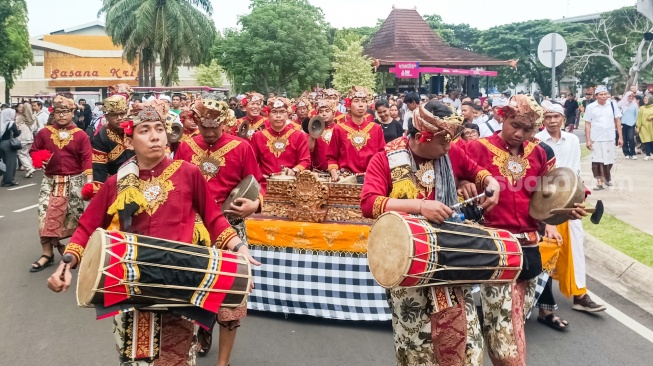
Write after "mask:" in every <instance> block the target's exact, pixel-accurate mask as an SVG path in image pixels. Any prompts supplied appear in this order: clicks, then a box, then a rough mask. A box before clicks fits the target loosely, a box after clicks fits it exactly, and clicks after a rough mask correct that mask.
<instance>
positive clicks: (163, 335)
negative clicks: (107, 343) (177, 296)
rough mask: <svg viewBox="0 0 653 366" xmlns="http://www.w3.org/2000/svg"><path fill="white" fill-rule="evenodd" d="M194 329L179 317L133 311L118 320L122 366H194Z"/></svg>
mask: <svg viewBox="0 0 653 366" xmlns="http://www.w3.org/2000/svg"><path fill="white" fill-rule="evenodd" d="M194 328H195V327H194V325H193V323H191V322H190V321H188V320H184V319H182V318H181V317H179V316H175V315H172V314H167V313H159V312H147V311H143V312H141V311H132V312H126V313H123V314H120V315H117V316H115V317H114V320H113V335H114V337H115V340H116V348H117V350H118V354H119V357H120V366H194V365H195V360H196V359H195V356H196V355H195V350H196V344H195V332H194Z"/></svg>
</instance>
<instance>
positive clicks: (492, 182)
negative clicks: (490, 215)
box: [480, 177, 501, 211]
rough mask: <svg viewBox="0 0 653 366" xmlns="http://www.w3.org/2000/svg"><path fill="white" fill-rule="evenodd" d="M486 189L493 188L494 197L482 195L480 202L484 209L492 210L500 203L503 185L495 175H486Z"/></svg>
mask: <svg viewBox="0 0 653 366" xmlns="http://www.w3.org/2000/svg"><path fill="white" fill-rule="evenodd" d="M485 190H486V191H487V190H492V191H494V193H493V194H492V197H487V196H485V197H481V199H480V204H481V207H483V210H485V211H491V210H492V209H493V208H494V206H496V205H498V204H499V193H500V192H501V186H500V185H499V182H497V180H496V179H494V178H493V177H486V178H485Z"/></svg>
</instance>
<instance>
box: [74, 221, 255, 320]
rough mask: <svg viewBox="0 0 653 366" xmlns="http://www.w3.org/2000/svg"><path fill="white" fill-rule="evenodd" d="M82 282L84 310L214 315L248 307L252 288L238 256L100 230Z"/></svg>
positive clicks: (88, 253) (86, 260) (246, 266)
mask: <svg viewBox="0 0 653 366" xmlns="http://www.w3.org/2000/svg"><path fill="white" fill-rule="evenodd" d="M78 276H79V278H78V281H77V303H78V305H79V306H82V307H92V306H94V305H99V306H103V307H107V308H108V307H111V306H115V305H117V304H119V305H122V306H125V305H129V304H139V305H147V306H148V307H149V308H168V307H188V306H191V305H194V306H197V307H200V308H203V309H205V310H208V311H211V312H214V313H217V312H218V309H219V308H220V307H221V306H224V307H238V306H241V305H243V304H245V302H246V301H247V296H248V294H249V289H250V285H251V282H252V275H251V269H250V265H249V262H248V261H247V260H246V259H245V257H243V256H242V255H240V254H236V253H233V252H228V251H224V250H220V249H217V248H212V247H206V246H201V245H192V244H186V243H181V242H175V241H170V240H164V239H159V238H153V237H149V236H143V235H136V234H130V233H123V232H120V231H106V230H102V229H97V230H96V231H95V232H94V233H93V235H92V236H91V238H90V239H89V242H88V245H87V247H86V250H85V251H84V257H83V260H82V262H81V264H80V267H79V275H78Z"/></svg>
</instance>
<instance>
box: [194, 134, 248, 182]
mask: <svg viewBox="0 0 653 366" xmlns="http://www.w3.org/2000/svg"><path fill="white" fill-rule="evenodd" d="M186 143H187V144H188V146H190V148H191V150H193V157H192V158H191V162H192V163H193V164H195V165H196V166H197V167H199V168H200V171H201V172H202V175H204V178H206V180H209V179H211V178H215V177H216V176H217V175H218V172H219V171H220V168H221V167H223V166H225V165H226V164H225V158H224V156H225V155H226V154H227V153H228V152H229V151H231V150H233V149H234V148H236V146H238V145H240V141H238V140H232V141H229V142H228V143H227V144H225V145H224V146H222V147H221V148H219V149H218V150H216V151H214V152H210V151H209V149H207V150H204V149H202V148H201V147H200V146H199V145H198V144H197V142H195V140H194V139H190V140H188V141H187V142H186Z"/></svg>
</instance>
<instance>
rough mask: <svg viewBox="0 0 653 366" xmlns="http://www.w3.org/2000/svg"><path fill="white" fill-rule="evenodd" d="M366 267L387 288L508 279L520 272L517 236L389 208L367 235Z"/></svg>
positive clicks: (515, 276)
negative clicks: (434, 220) (439, 220)
mask: <svg viewBox="0 0 653 366" xmlns="http://www.w3.org/2000/svg"><path fill="white" fill-rule="evenodd" d="M367 259H368V262H369V267H370V272H371V273H372V275H373V276H374V278H375V279H376V281H377V282H378V283H379V284H380V285H381V286H382V287H385V288H393V287H397V286H399V287H424V286H435V285H450V284H456V285H459V284H481V283H508V282H513V281H515V280H516V279H517V278H518V277H519V273H520V272H521V270H522V265H523V255H522V250H521V246H520V245H519V241H518V240H517V239H516V238H515V237H514V236H512V234H510V233H509V232H508V231H505V230H494V229H490V228H486V227H482V226H478V225H466V224H462V223H453V222H445V223H443V224H435V223H432V222H430V221H428V220H427V219H426V218H424V217H421V216H411V215H408V214H405V213H398V212H387V213H384V214H383V215H381V216H379V218H378V219H377V220H376V222H375V223H374V225H372V228H371V231H370V236H369V238H368V241H367Z"/></svg>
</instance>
